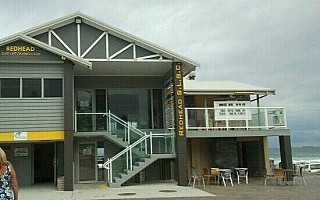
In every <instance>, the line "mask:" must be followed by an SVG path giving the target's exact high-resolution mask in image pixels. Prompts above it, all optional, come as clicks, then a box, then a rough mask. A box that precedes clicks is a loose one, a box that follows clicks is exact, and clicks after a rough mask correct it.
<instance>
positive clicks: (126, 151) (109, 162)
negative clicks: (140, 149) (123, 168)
mask: <svg viewBox="0 0 320 200" xmlns="http://www.w3.org/2000/svg"><path fill="white" fill-rule="evenodd" d="M149 137H150V135H147V134H145V135H144V136H143V137H141V138H140V139H138V140H137V141H135V142H134V143H132V144H131V145H129V146H127V147H126V148H125V149H123V150H122V151H120V152H119V153H118V154H116V155H115V156H113V157H112V158H110V159H108V160H107V162H105V163H104V164H103V167H104V168H105V169H107V173H108V181H109V183H113V168H112V163H113V162H114V161H115V160H117V159H118V158H120V157H121V156H123V155H124V154H126V163H127V169H128V170H133V161H132V160H133V158H132V148H134V147H136V146H137V145H139V144H141V143H142V142H146V141H147V139H148V138H149ZM145 147H147V145H145ZM145 152H147V149H145Z"/></svg>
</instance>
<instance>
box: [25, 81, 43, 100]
mask: <svg viewBox="0 0 320 200" xmlns="http://www.w3.org/2000/svg"><path fill="white" fill-rule="evenodd" d="M22 97H23V98H40V97H41V79H40V78H23V79H22Z"/></svg>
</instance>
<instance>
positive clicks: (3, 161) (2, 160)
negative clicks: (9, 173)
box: [0, 147, 9, 166]
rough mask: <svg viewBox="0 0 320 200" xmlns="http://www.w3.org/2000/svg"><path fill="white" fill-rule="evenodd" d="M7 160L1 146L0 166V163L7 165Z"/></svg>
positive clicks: (0, 164)
mask: <svg viewBox="0 0 320 200" xmlns="http://www.w3.org/2000/svg"><path fill="white" fill-rule="evenodd" d="M8 164H9V162H8V160H7V156H6V153H5V152H4V151H3V150H2V148H1V147H0V166H2V165H8Z"/></svg>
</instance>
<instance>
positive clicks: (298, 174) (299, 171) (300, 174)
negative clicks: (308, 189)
mask: <svg viewBox="0 0 320 200" xmlns="http://www.w3.org/2000/svg"><path fill="white" fill-rule="evenodd" d="M296 177H300V178H301V180H302V181H303V183H304V185H305V186H306V185H307V183H306V181H305V180H304V176H303V167H302V166H299V167H297V168H295V170H294V172H293V185H296Z"/></svg>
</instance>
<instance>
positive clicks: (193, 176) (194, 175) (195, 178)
mask: <svg viewBox="0 0 320 200" xmlns="http://www.w3.org/2000/svg"><path fill="white" fill-rule="evenodd" d="M191 181H192V182H193V184H192V187H194V185H195V184H196V181H202V184H203V188H205V187H206V185H205V183H204V177H203V176H199V175H197V173H196V168H194V167H192V168H191V177H190V178H189V183H188V186H191ZM199 184H200V182H199Z"/></svg>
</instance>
